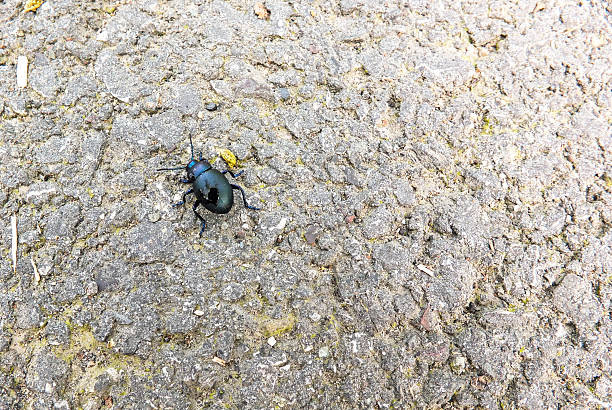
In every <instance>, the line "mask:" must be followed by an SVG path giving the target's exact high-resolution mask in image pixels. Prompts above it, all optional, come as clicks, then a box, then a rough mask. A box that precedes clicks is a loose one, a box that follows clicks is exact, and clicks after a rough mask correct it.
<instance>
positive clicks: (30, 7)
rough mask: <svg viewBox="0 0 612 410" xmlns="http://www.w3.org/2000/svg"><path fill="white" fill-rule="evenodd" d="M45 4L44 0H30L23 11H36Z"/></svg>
mask: <svg viewBox="0 0 612 410" xmlns="http://www.w3.org/2000/svg"><path fill="white" fill-rule="evenodd" d="M42 4H43V0H28V1H26V4H25V6H24V8H23V11H24V12H25V13H27V12H28V11H34V10H36V9H37V8H39V7H40V6H41V5H42Z"/></svg>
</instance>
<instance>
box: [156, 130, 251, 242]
mask: <svg viewBox="0 0 612 410" xmlns="http://www.w3.org/2000/svg"><path fill="white" fill-rule="evenodd" d="M189 143H190V145H191V160H190V161H189V163H188V164H187V165H186V166H184V167H174V168H159V169H158V171H178V170H182V169H184V170H186V171H187V179H183V180H181V182H182V183H184V184H193V185H192V187H191V188H190V189H189V190H188V191H187V192H185V193H184V194H183V200H182V201H181V202H179V203H177V204H174V205H173V206H175V207H176V206H180V205H183V204H184V203H185V199H186V197H187V195H189V194H195V196H196V201H195V203H194V204H193V212H194V213H195V214H196V216H197V217H198V219H199V220H200V221H202V229H200V236H202V232H204V228H206V221H205V220H204V218H202V215H200V214H199V213H198V211H197V210H196V209H197V207H198V206H199V205H200V204H201V205H204V208H206V209H208V210H209V211H210V212H213V213H215V214H226V213H228V212H229V211H230V209H232V205H234V189H238V190H240V192H241V193H242V200H243V201H244V206H245V207H246V208H249V209H254V210H256V211H259V210H260V209H259V208H256V207H254V206H251V205H249V204H248V203H247V200H246V197H245V193H244V189H242V187H240V186H238V185H234V184H230V183H229V181H228V180H227V178H226V177H225V175H224V174H225V173H229V174H230V175H231V176H232V177H234V178H237V177H239V176H240V175H241V174H242V172H243V171H240V172H239V173H237V174H234V173H233V172H231V171H219V170H216V169H214V168H213V167H212V165H210V162H208V161H205V160H203V159H202V154H201V153H200V155H199V159H198V160H197V161H196V160H195V157H194V155H193V141H192V140H191V135H190V136H189Z"/></svg>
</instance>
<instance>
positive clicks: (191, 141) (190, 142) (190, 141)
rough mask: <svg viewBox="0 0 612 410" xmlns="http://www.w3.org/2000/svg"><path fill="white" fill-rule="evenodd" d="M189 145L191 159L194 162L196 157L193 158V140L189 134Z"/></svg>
mask: <svg viewBox="0 0 612 410" xmlns="http://www.w3.org/2000/svg"><path fill="white" fill-rule="evenodd" d="M189 145H191V159H192V160H194V159H195V157H194V156H193V140H192V139H191V134H189Z"/></svg>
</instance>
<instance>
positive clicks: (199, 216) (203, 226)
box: [193, 200, 206, 237]
mask: <svg viewBox="0 0 612 410" xmlns="http://www.w3.org/2000/svg"><path fill="white" fill-rule="evenodd" d="M200 203H201V202H200V200H196V201H195V203H194V204H193V213H194V214H195V215H196V216H197V217H198V219H199V220H200V221H202V229H200V237H201V236H202V232H204V228H206V221H205V220H204V218H202V215H200V214H199V213H198V211H196V208H197V207H198V206H199V205H200Z"/></svg>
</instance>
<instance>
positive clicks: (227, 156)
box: [219, 148, 236, 168]
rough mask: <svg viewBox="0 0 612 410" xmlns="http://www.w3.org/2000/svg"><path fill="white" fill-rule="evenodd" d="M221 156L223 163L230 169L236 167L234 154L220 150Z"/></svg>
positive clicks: (224, 149)
mask: <svg viewBox="0 0 612 410" xmlns="http://www.w3.org/2000/svg"><path fill="white" fill-rule="evenodd" d="M219 155H220V156H221V158H223V161H225V163H226V164H227V166H228V167H230V168H234V167H235V166H236V156H235V155H234V153H233V152H232V151H230V150H228V149H226V148H223V149H221V150H219Z"/></svg>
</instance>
